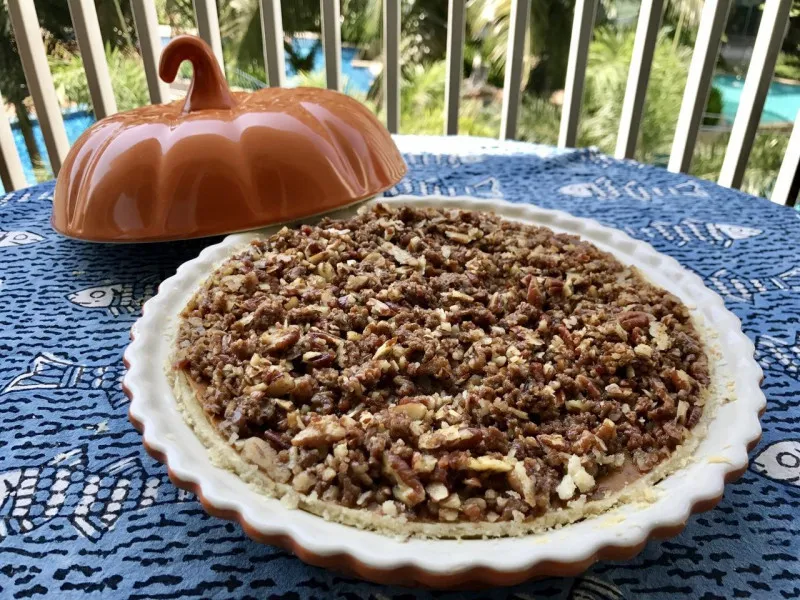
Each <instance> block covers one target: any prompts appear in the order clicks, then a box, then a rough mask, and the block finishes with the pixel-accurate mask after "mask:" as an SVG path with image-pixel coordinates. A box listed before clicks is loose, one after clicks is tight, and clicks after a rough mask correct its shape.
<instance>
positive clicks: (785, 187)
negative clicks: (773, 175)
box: [770, 113, 800, 206]
mask: <svg viewBox="0 0 800 600" xmlns="http://www.w3.org/2000/svg"><path fill="white" fill-rule="evenodd" d="M798 192H800V113H798V114H797V118H796V119H795V121H794V128H793V129H792V135H791V137H790V138H789V145H788V146H787V147H786V154H784V155H783V162H782V163H781V168H780V171H778V179H776V180H775V187H773V188H772V195H771V196H770V200H772V201H773V202H775V203H776V204H787V205H789V206H794V205H795V203H796V202H797V194H798Z"/></svg>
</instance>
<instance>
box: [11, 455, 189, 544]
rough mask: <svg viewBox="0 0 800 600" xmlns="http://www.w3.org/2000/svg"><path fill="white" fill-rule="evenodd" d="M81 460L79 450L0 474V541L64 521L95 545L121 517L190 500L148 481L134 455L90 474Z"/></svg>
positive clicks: (162, 481) (165, 483)
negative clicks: (151, 507) (149, 508)
mask: <svg viewBox="0 0 800 600" xmlns="http://www.w3.org/2000/svg"><path fill="white" fill-rule="evenodd" d="M86 454H87V451H86V448H85V447H83V446H81V447H78V448H74V449H73V450H70V451H69V452H65V453H63V454H59V455H58V456H56V457H55V458H53V459H51V460H49V461H48V462H46V463H44V464H41V465H36V466H32V467H22V468H19V469H14V470H10V471H5V472H2V473H0V540H2V539H3V538H5V537H7V536H10V535H19V534H25V533H28V532H30V531H33V530H35V529H37V528H39V527H42V526H43V525H45V524H47V523H49V522H51V521H52V520H53V519H57V518H66V519H68V520H69V521H70V523H71V524H72V526H73V527H74V528H75V529H76V530H77V531H78V533H79V534H80V535H82V536H84V537H86V538H88V539H89V540H91V541H97V540H98V539H100V537H102V535H103V534H104V533H105V532H107V531H108V530H110V529H111V528H112V527H113V526H114V523H115V522H116V520H117V519H118V518H119V516H120V514H122V512H123V511H130V510H137V509H142V508H147V507H150V506H153V505H156V504H166V503H171V502H176V501H183V500H185V499H186V498H188V497H190V496H191V494H190V493H189V492H184V491H183V490H179V489H178V488H175V487H174V486H173V485H172V484H171V483H170V482H169V480H168V478H167V477H166V476H165V475H161V476H149V477H148V476H147V473H146V472H145V470H144V467H143V466H142V464H141V462H140V460H139V458H138V457H137V456H136V455H132V456H128V457H125V458H122V459H119V460H115V461H113V462H111V463H109V464H107V465H105V466H102V467H100V468H99V469H98V470H97V471H90V470H89V469H88V468H87V459H86Z"/></svg>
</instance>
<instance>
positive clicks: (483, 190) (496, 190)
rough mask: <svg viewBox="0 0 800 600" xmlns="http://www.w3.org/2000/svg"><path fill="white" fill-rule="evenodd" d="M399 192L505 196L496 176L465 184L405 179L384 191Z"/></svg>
mask: <svg viewBox="0 0 800 600" xmlns="http://www.w3.org/2000/svg"><path fill="white" fill-rule="evenodd" d="M399 194H417V195H434V196H476V197H479V198H502V197H503V191H502V189H501V187H500V180H499V179H497V178H495V177H487V178H485V179H480V180H477V181H471V182H469V183H467V184H465V185H447V184H444V183H443V182H442V180H440V179H432V180H422V179H403V180H402V181H401V182H400V183H398V184H397V185H395V186H394V187H392V188H390V189H388V190H386V192H384V195H385V196H397V195H399Z"/></svg>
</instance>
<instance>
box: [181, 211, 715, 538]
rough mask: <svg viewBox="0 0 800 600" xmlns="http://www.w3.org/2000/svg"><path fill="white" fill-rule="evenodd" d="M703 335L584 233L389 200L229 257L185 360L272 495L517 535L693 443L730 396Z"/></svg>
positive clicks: (452, 531)
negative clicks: (717, 396)
mask: <svg viewBox="0 0 800 600" xmlns="http://www.w3.org/2000/svg"><path fill="white" fill-rule="evenodd" d="M701 333H702V329H701V328H700V326H699V325H697V324H696V322H695V320H694V319H693V317H692V315H691V314H690V311H689V309H688V308H687V307H686V306H685V305H684V304H683V303H682V302H681V301H680V300H679V299H678V298H677V297H675V296H673V295H672V294H670V293H668V292H666V291H665V290H663V289H660V288H658V287H656V286H655V285H652V284H651V283H649V282H648V281H647V280H645V279H644V278H643V276H642V275H641V274H640V273H639V272H638V271H637V270H636V269H634V268H630V267H626V266H624V265H623V264H621V263H620V262H619V261H618V260H617V259H616V258H614V257H613V256H612V255H610V254H608V253H606V252H603V251H601V250H599V249H598V248H596V247H595V246H593V245H592V244H590V243H588V242H585V241H582V240H580V239H579V238H577V237H575V236H572V235H567V234H556V233H554V232H552V231H551V230H549V229H546V228H543V227H535V226H532V225H527V224H522V223H518V222H513V221H508V220H504V219H501V218H500V217H498V216H495V215H493V214H491V213H484V212H470V211H461V210H439V209H433V208H426V209H416V208H409V207H400V208H390V207H387V206H382V205H380V204H377V205H372V206H370V207H364V208H362V209H361V210H360V211H359V213H358V214H357V215H355V216H352V217H351V218H347V219H343V220H332V219H329V218H325V219H323V220H321V221H320V222H319V223H318V224H316V225H303V226H300V227H296V228H288V227H284V228H283V229H281V230H280V231H278V232H277V233H275V234H274V235H272V236H270V237H265V238H261V239H257V240H256V241H253V242H252V243H251V244H250V245H249V246H247V247H246V248H244V249H241V250H240V251H239V252H238V253H237V254H235V255H234V256H232V257H231V258H229V259H228V260H226V261H225V262H223V263H222V264H221V265H220V266H219V267H218V268H217V269H216V270H215V271H214V272H213V274H212V275H211V276H210V277H209V278H208V279H207V281H206V282H205V283H204V284H203V285H202V286H201V288H200V289H199V290H198V291H197V292H196V293H195V295H194V296H193V297H192V299H191V300H190V302H189V303H188V305H187V306H186V308H185V309H184V311H183V312H182V314H181V316H180V324H179V327H178V331H177V339H176V346H175V348H176V349H175V355H174V356H173V360H172V362H171V364H170V365H169V371H170V373H171V378H172V381H173V384H174V389H175V392H176V397H177V399H178V401H179V404H180V405H181V406H182V407H183V409H184V413H185V414H186V415H187V418H188V419H189V421H190V422H191V423H192V424H193V426H194V427H195V430H196V431H197V432H198V433H199V434H201V436H200V437H201V439H202V440H203V441H204V442H205V443H206V445H208V446H209V447H211V448H212V451H213V452H214V453H215V456H216V458H217V459H218V461H219V462H220V463H221V464H223V465H225V466H227V467H229V468H231V469H233V470H235V471H237V472H238V473H239V475H240V476H241V477H243V478H244V479H246V480H247V481H249V482H250V483H251V484H253V485H254V486H256V487H257V489H259V490H260V491H262V492H263V493H266V494H270V495H273V496H277V497H282V498H284V500H285V502H287V503H290V504H291V505H292V506H298V505H299V506H300V507H301V508H303V509H305V510H308V511H311V512H314V513H316V514H319V515H322V516H325V517H326V518H330V519H333V520H338V521H341V522H344V523H348V524H351V525H357V526H361V527H367V528H373V529H378V530H382V531H387V532H389V531H391V532H396V533H401V534H411V535H427V536H439V537H447V536H469V535H515V534H520V533H524V532H529V531H536V530H539V529H542V528H545V527H550V526H553V525H555V524H559V523H566V522H569V521H573V520H576V519H578V518H581V517H582V516H585V515H587V514H590V513H596V512H600V511H602V510H605V509H607V508H608V507H609V506H611V505H613V504H614V503H615V502H619V501H620V499H623V500H624V499H625V498H626V493H627V499H628V500H631V499H634V498H635V495H634V494H632V493H628V492H629V491H630V490H633V489H636V490H637V494H638V495H641V493H642V490H643V489H645V488H646V487H650V488H651V487H652V485H653V483H655V482H656V481H657V480H658V479H659V478H662V477H664V476H665V475H666V474H667V473H668V472H670V471H671V470H674V469H675V468H677V467H676V465H677V464H678V463H677V462H676V460H677V459H678V458H682V460H684V461H685V460H686V458H687V449H690V448H692V445H693V444H694V443H696V441H697V438H698V437H699V431H700V429H702V427H701V425H702V423H701V421H703V420H704V410H705V411H706V412H709V411H710V407H711V403H710V402H709V399H710V398H711V397H712V396H713V394H712V393H711V392H712V389H711V388H712V387H713V386H712V378H713V377H712V369H711V365H710V362H709V355H710V353H709V352H708V351H707V348H708V346H707V344H706V343H705V342H704V340H703V339H702V337H701ZM699 424H700V425H699ZM642 482H644V483H645V484H646V486H645V488H643V487H642V486H641V485H640V486H639V487H638V488H637V487H636V484H639V483H642ZM645 491H646V490H645Z"/></svg>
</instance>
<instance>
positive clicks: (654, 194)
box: [558, 176, 709, 202]
mask: <svg viewBox="0 0 800 600" xmlns="http://www.w3.org/2000/svg"><path fill="white" fill-rule="evenodd" d="M558 192H559V193H560V194H565V195H567V196H572V197H573V198H600V199H603V200H614V199H616V198H622V197H625V198H632V199H634V200H639V201H643V202H650V201H653V200H656V199H658V198H664V197H666V196H686V197H691V198H708V197H709V196H708V192H706V191H705V190H704V189H703V188H702V187H701V186H700V184H699V183H697V182H696V181H685V182H683V183H678V184H676V185H670V186H652V185H646V184H643V183H640V182H638V181H636V180H630V181H628V182H627V183H625V184H623V185H620V184H618V183H614V182H613V181H612V180H611V179H609V178H608V177H605V176H600V177H596V178H595V179H593V180H592V181H587V182H581V183H570V184H567V185H563V186H561V187H560V188H558Z"/></svg>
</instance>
